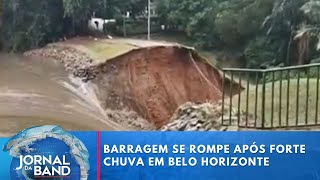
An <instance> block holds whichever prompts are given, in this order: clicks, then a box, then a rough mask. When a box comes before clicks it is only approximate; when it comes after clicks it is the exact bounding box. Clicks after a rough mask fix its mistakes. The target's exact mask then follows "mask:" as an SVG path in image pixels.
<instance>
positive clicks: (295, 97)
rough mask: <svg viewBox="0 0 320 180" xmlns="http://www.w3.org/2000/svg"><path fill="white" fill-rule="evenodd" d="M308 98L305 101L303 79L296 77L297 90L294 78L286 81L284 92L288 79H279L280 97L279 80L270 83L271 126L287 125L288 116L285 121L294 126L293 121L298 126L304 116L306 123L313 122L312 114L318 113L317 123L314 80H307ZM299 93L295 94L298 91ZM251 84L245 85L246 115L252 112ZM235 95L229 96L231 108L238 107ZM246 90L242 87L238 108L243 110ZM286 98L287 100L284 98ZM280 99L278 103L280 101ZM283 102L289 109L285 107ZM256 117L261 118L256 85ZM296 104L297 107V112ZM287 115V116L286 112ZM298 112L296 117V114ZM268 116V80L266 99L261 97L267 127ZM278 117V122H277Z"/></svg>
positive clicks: (269, 121)
mask: <svg viewBox="0 0 320 180" xmlns="http://www.w3.org/2000/svg"><path fill="white" fill-rule="evenodd" d="M309 83H310V84H309V97H308V100H307V79H300V85H299V91H297V89H298V82H297V79H291V80H290V86H289V91H288V81H286V80H284V81H282V98H281V99H280V82H279V81H277V82H275V84H274V98H273V103H274V106H273V111H274V113H273V119H274V121H273V122H274V124H273V126H274V127H279V126H285V125H286V124H287V122H286V117H287V116H288V118H289V120H288V124H289V125H295V124H296V123H297V122H298V124H300V125H303V124H305V123H306V115H307V116H308V124H314V123H315V122H316V120H315V118H316V113H318V118H317V119H318V121H319V124H320V112H319V111H317V107H316V99H317V80H316V79H310V81H309ZM298 93H299V94H298ZM255 95H256V92H255V86H253V85H250V87H249V96H248V97H249V101H248V102H249V103H248V111H249V114H252V115H254V114H255V102H256V101H255ZM238 97H239V96H238V95H236V96H235V97H233V104H234V107H238V106H237V105H238V103H237V102H238ZM246 97H247V91H246V90H244V91H243V92H242V93H241V103H240V108H241V109H242V110H243V111H246V107H247V102H246ZM319 97H320V96H319ZM287 99H288V100H289V102H288V101H287ZM280 102H281V103H280ZM287 103H288V104H289V108H288V109H287ZM257 104H258V108H257V115H258V119H260V120H261V117H262V116H261V114H262V85H259V86H258V103H257ZM297 105H298V107H299V109H298V111H297ZM318 109H319V110H320V99H319V102H318ZM287 114H288V115H287ZM297 115H298V116H297ZM271 117H272V83H268V84H266V98H265V122H266V126H267V127H271ZM280 119H281V122H280ZM258 125H261V121H258Z"/></svg>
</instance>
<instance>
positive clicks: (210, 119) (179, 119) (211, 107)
mask: <svg viewBox="0 0 320 180" xmlns="http://www.w3.org/2000/svg"><path fill="white" fill-rule="evenodd" d="M229 112H230V111H229V106H228V105H225V108H224V114H225V116H224V117H225V118H224V121H226V122H228V123H229V122H231V125H229V126H225V125H223V124H222V121H221V118H222V117H221V116H222V103H221V102H219V103H216V104H212V103H204V104H196V103H191V102H188V103H186V104H184V105H182V106H180V107H179V109H178V110H177V111H176V112H175V113H174V115H173V116H172V118H171V120H170V122H169V123H168V124H167V125H165V126H163V127H162V128H161V130H162V131H230V130H233V131H234V130H236V131H237V130H238V126H237V121H238V112H237V110H236V109H231V114H232V116H231V119H230V117H229ZM240 118H241V119H243V118H245V115H244V113H243V112H241V117H240Z"/></svg>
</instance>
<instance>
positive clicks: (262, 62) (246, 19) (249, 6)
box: [158, 0, 320, 68]
mask: <svg viewBox="0 0 320 180" xmlns="http://www.w3.org/2000/svg"><path fill="white" fill-rule="evenodd" d="M319 10H320V1H319V0H198V1H193V0H160V1H159V6H158V12H159V15H160V17H161V20H162V23H164V24H167V25H168V26H169V27H170V30H174V31H179V32H184V33H186V34H187V35H188V36H189V37H190V38H192V39H193V40H194V41H195V42H196V45H197V46H200V47H204V48H210V49H212V48H223V49H237V50H238V51H240V52H242V53H243V54H244V56H245V58H246V61H247V67H255V68H258V67H264V68H265V67H269V66H279V65H292V64H304V63H309V62H310V61H311V60H312V59H314V58H317V56H318V53H317V47H318V48H320V46H319V45H318V44H319V43H318V37H319V28H320V11H319Z"/></svg>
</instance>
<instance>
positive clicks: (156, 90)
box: [94, 46, 222, 127]
mask: <svg viewBox="0 0 320 180" xmlns="http://www.w3.org/2000/svg"><path fill="white" fill-rule="evenodd" d="M98 71H99V72H100V75H98V76H97V78H95V79H94V82H95V83H96V84H98V86H99V87H100V89H102V90H103V94H102V97H101V98H102V99H105V107H114V105H115V102H117V103H116V106H117V105H120V106H119V107H116V108H122V107H121V105H126V106H129V108H130V109H133V110H135V111H137V112H138V113H139V114H141V115H142V116H144V117H145V118H146V119H148V120H150V121H151V122H152V123H154V124H155V125H156V126H157V127H161V126H163V125H164V124H166V123H167V122H168V120H169V119H170V117H171V116H172V114H173V113H174V111H175V110H176V109H177V108H178V107H179V106H180V105H181V104H184V103H186V102H189V101H190V102H206V101H212V102H214V101H217V100H220V98H221V90H222V79H221V76H220V74H219V72H218V70H216V69H214V68H213V67H212V66H210V65H209V64H208V63H206V61H205V60H204V59H202V58H201V57H200V56H198V55H197V54H195V53H194V52H192V51H191V50H189V49H186V48H183V47H178V46H174V47H153V48H147V49H145V48H143V49H138V50H133V51H131V52H129V53H127V54H125V55H122V56H120V57H117V58H115V59H113V60H109V61H107V62H106V63H104V64H101V65H99V66H98ZM110 95H111V96H110Z"/></svg>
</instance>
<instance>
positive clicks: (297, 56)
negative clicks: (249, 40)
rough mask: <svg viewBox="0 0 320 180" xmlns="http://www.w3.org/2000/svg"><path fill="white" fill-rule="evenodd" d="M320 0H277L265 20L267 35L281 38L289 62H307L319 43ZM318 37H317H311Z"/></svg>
mask: <svg viewBox="0 0 320 180" xmlns="http://www.w3.org/2000/svg"><path fill="white" fill-rule="evenodd" d="M319 9H320V2H319V1H317V0H278V1H276V3H275V5H274V8H273V11H272V14H271V15H269V16H268V17H267V18H266V19H265V22H264V24H263V25H264V27H267V35H268V37H270V38H274V37H277V38H279V39H284V41H285V42H286V43H287V44H286V46H284V47H282V49H281V50H282V51H283V52H285V54H286V57H283V58H284V59H285V60H286V61H285V62H286V63H287V64H288V65H289V64H304V63H308V62H310V58H312V54H314V53H315V51H316V50H317V47H318V46H320V45H319V44H320V43H319V36H320V33H319V32H320V29H319V28H320V13H319ZM315 39H317V41H314V40H315Z"/></svg>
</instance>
